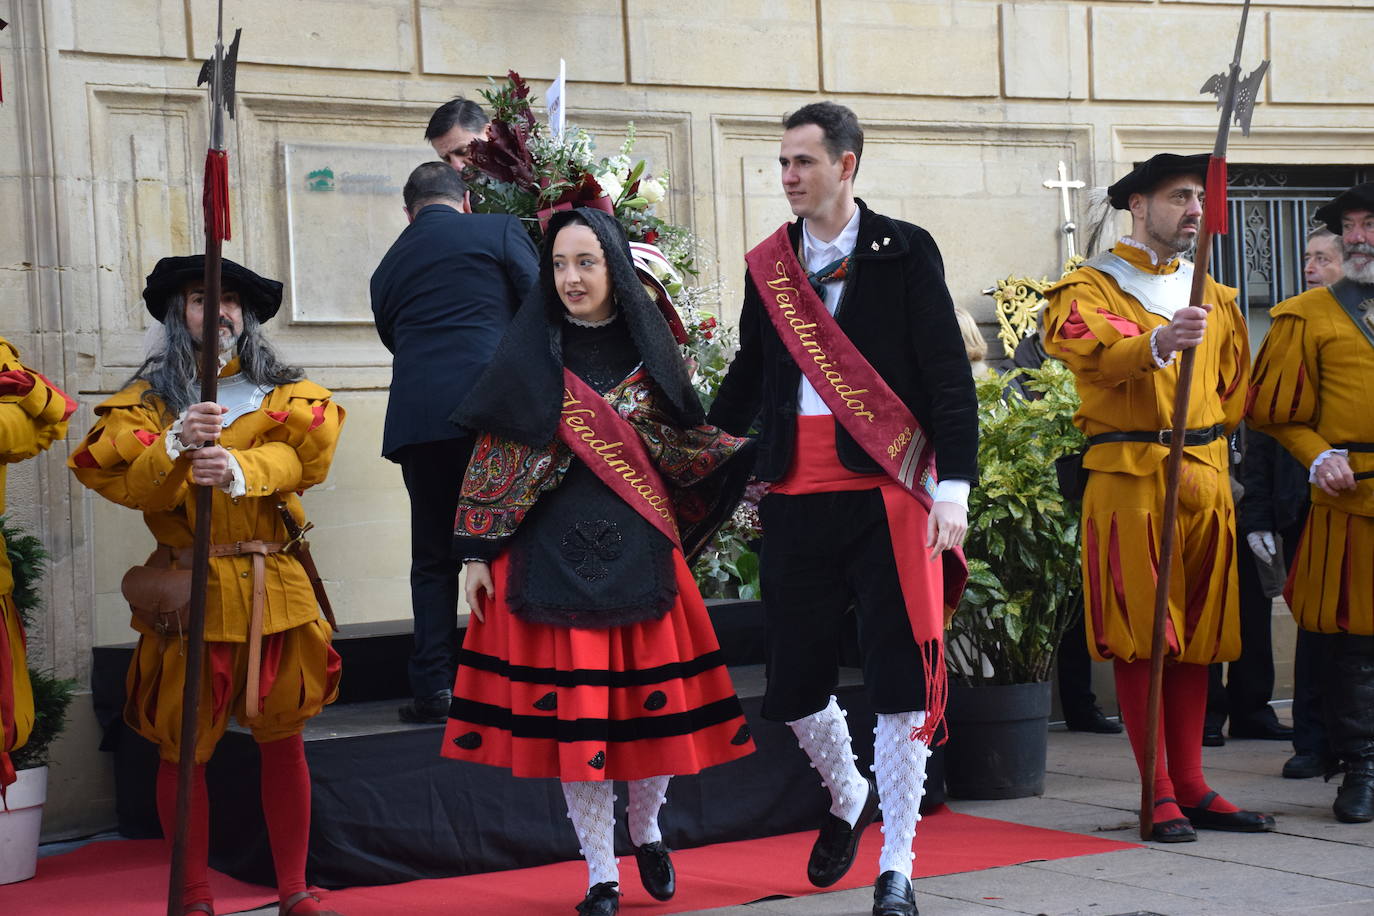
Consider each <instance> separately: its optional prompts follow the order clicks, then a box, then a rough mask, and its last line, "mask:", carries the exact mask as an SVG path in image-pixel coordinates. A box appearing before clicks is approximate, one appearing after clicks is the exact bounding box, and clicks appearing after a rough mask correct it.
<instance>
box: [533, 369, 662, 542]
mask: <svg viewBox="0 0 1374 916" xmlns="http://www.w3.org/2000/svg"><path fill="white" fill-rule="evenodd" d="M558 438H559V439H560V440H562V442H563V444H564V445H566V446H567V447H568V448H570V449H572V453H573V454H574V455H576V456H577V457H578V459H579V460H580V461H581V462H582V463H583V464H585V465H586V466H587V467H589V468H591V470H592V473H593V474H595V475H596V476H597V479H599V480H600V481H601V482H602V483H604V484H605V485H606V486H608V487H610V488H611V492H613V493H615V495H616V496H619V497H620V498H621V499H623V500H625V502H626V503H627V504H628V505H629V506H630V508H632V509H634V510H635V511H636V512H638V513H639V514H640V515H641V516H643V517H644V520H645V521H647V522H648V523H649V524H651V525H653V526H654V527H655V528H657V529H658V530H659V531H661V532H662V533H663V536H664V537H666V538H667V539H668V540H669V541H671V542H672V544H673V546H674V547H676V548H677V549H678V550H681V549H682V541H681V539H680V538H679V536H678V531H677V519H676V517H675V516H674V514H673V501H672V498H671V497H670V496H669V495H668V488H667V486H666V485H664V483H663V478H662V476H660V475H659V473H658V468H657V467H655V466H654V462H653V459H652V458H650V457H649V453H648V452H647V451H645V449H644V443H643V442H641V441H640V439H639V433H637V432H635V429H634V427H633V426H631V425H630V424H629V423H628V422H627V421H626V420H625V418H624V417H622V416H621V415H620V414H619V413H618V412H617V411H616V409H615V408H614V407H612V406H611V405H610V404H609V403H607V401H606V399H605V398H603V397H602V396H601V395H599V394H597V393H596V391H595V390H594V389H593V388H592V387H591V386H590V385H588V384H587V383H586V382H584V381H582V379H580V378H578V377H577V376H576V375H574V374H573V373H572V372H570V371H568V370H567V369H564V370H563V412H562V414H561V415H560V416H559V418H558Z"/></svg>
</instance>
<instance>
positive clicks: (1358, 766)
mask: <svg viewBox="0 0 1374 916" xmlns="http://www.w3.org/2000/svg"><path fill="white" fill-rule="evenodd" d="M1331 810H1332V811H1334V812H1335V814H1336V820H1338V821H1340V822H1341V823H1343V824H1367V823H1369V822H1370V821H1374V760H1361V761H1358V762H1357V763H1352V764H1347V765H1346V769H1345V779H1343V780H1342V781H1341V787H1340V790H1339V791H1337V792H1336V801H1335V803H1334V804H1333V805H1332V806H1331Z"/></svg>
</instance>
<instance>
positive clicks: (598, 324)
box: [563, 312, 620, 328]
mask: <svg viewBox="0 0 1374 916" xmlns="http://www.w3.org/2000/svg"><path fill="white" fill-rule="evenodd" d="M619 317H620V313H619V312H612V313H611V317H610V318H602V319H601V320H600V321H588V320H587V319H585V318H574V317H573V316H572V315H569V314H567V313H564V315H563V319H564V320H565V321H567V322H568V324H575V325H577V326H578V327H579V328H604V327H606V325H608V324H610V323H612V322H613V321H615V320H616V319H617V318H619Z"/></svg>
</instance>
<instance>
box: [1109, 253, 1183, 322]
mask: <svg viewBox="0 0 1374 916" xmlns="http://www.w3.org/2000/svg"><path fill="white" fill-rule="evenodd" d="M1083 266H1084V267H1091V268H1093V269H1094V270H1100V271H1101V272H1102V273H1104V274H1106V275H1107V276H1109V277H1111V278H1112V279H1113V280H1115V281H1116V285H1117V286H1119V287H1121V291H1122V292H1123V293H1125V294H1126V295H1128V296H1131V297H1132V298H1134V299H1135V300H1136V301H1137V302H1139V303H1140V305H1141V306H1142V307H1143V308H1144V309H1145V311H1147V312H1151V313H1153V314H1155V315H1158V316H1160V317H1161V318H1164V319H1166V320H1169V319H1172V318H1173V317H1174V313H1175V312H1177V311H1178V310H1179V309H1181V308H1183V307H1184V306H1186V305H1187V304H1188V299H1189V297H1190V296H1191V295H1192V291H1193V263H1192V262H1191V261H1184V260H1182V259H1180V260H1179V262H1178V270H1176V271H1174V272H1173V273H1171V274H1156V273H1150V272H1149V271H1145V270H1141V269H1140V268H1139V267H1136V266H1135V265H1134V264H1132V263H1131V262H1130V261H1127V260H1126V259H1125V258H1123V257H1121V256H1120V255H1117V254H1112V253H1111V252H1110V251H1103V252H1100V253H1098V254H1095V255H1093V256H1092V257H1091V258H1088V260H1086V261H1084V262H1083Z"/></svg>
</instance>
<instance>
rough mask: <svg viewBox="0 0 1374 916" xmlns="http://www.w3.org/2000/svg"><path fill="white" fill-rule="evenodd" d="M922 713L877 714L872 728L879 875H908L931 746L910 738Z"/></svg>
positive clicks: (924, 790) (921, 721)
mask: <svg viewBox="0 0 1374 916" xmlns="http://www.w3.org/2000/svg"><path fill="white" fill-rule="evenodd" d="M925 721H926V714H925V712H924V711H922V712H899V713H890V714H888V713H880V714H879V715H878V727H877V728H875V729H873V772H874V774H875V775H876V776H877V777H878V798H879V801H880V803H881V805H882V809H883V851H882V855H880V856H879V858H878V874H880V875H881V874H882V873H883V872H887V871H895V872H900V873H901V874H903V875H906V876H907V877H908V878H910V877H911V860H912V859H914V858H916V853H914V852H913V851H912V846H913V844H914V843H915V841H916V823H917V822H918V821H919V820H920V819H921V798H922V796H924V795H925V794H926V758H927V757H929V756H930V748H928V747H926V745H925V744H924V743H923V742H921V741H913V740H912V738H911V735H912V730H913V729H917V728H920V727H921V726H922V725H924V724H925Z"/></svg>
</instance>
